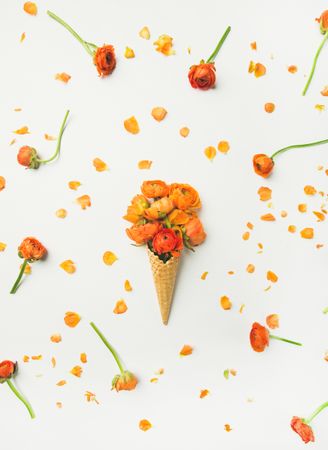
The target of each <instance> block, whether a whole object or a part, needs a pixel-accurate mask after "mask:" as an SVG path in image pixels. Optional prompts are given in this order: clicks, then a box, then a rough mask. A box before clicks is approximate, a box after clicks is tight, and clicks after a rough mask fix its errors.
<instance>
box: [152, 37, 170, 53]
mask: <svg viewBox="0 0 328 450" xmlns="http://www.w3.org/2000/svg"><path fill="white" fill-rule="evenodd" d="M154 45H155V46H156V49H155V50H156V51H157V52H160V53H162V54H163V55H165V56H170V55H174V54H175V51H174V50H173V49H172V47H173V38H172V37H171V36H168V35H167V34H162V35H161V36H160V37H159V38H158V39H157V41H155V42H154Z"/></svg>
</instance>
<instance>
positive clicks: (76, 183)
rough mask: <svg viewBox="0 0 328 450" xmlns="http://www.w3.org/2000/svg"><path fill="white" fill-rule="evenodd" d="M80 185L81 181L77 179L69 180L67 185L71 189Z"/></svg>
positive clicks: (75, 189)
mask: <svg viewBox="0 0 328 450" xmlns="http://www.w3.org/2000/svg"><path fill="white" fill-rule="evenodd" d="M80 186H81V183H80V182H79V181H69V182H68V187H69V188H70V189H72V190H73V191H77V188H78V187H80Z"/></svg>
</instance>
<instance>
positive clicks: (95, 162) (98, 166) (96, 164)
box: [92, 158, 108, 172]
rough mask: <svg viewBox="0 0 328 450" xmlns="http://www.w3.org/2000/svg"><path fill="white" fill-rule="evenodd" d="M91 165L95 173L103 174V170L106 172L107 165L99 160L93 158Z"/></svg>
mask: <svg viewBox="0 0 328 450" xmlns="http://www.w3.org/2000/svg"><path fill="white" fill-rule="evenodd" d="M92 164H93V166H94V168H95V169H96V171H97V172H104V171H105V170H108V166H107V164H106V163H105V162H104V161H103V160H101V159H100V158H95V159H94V160H93V161H92Z"/></svg>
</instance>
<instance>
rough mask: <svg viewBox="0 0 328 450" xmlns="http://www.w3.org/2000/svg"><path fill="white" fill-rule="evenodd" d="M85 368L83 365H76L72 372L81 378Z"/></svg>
mask: <svg viewBox="0 0 328 450" xmlns="http://www.w3.org/2000/svg"><path fill="white" fill-rule="evenodd" d="M82 372H83V369H82V367H81V366H74V367H73V369H71V370H70V373H71V374H72V375H74V376H75V377H78V378H81V375H82Z"/></svg>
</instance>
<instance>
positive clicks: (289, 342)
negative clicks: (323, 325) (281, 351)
mask: <svg viewBox="0 0 328 450" xmlns="http://www.w3.org/2000/svg"><path fill="white" fill-rule="evenodd" d="M269 336H270V338H271V339H277V341H283V342H288V344H294V345H299V346H302V345H303V344H301V343H300V342H295V341H291V340H290V339H285V338H282V337H279V336H275V335H274V334H270V335H269Z"/></svg>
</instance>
